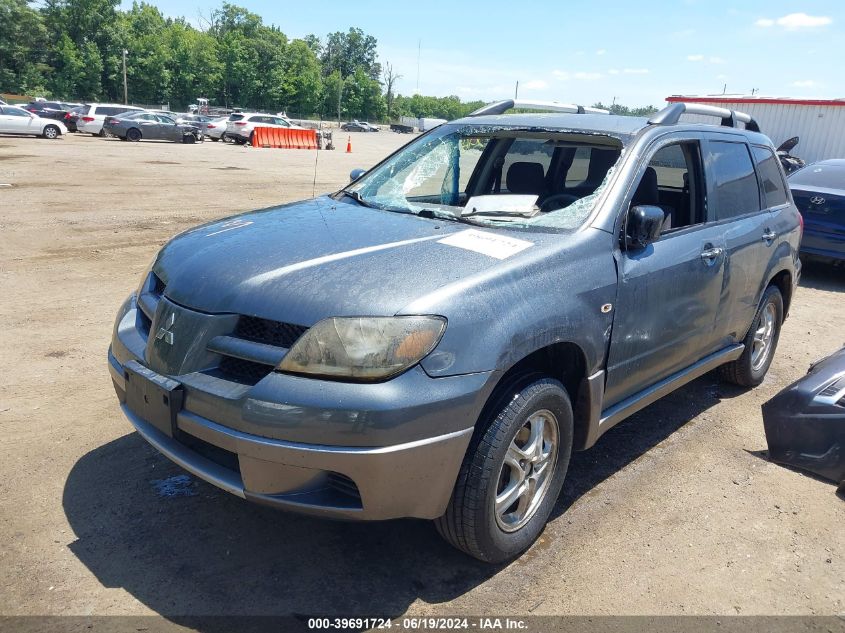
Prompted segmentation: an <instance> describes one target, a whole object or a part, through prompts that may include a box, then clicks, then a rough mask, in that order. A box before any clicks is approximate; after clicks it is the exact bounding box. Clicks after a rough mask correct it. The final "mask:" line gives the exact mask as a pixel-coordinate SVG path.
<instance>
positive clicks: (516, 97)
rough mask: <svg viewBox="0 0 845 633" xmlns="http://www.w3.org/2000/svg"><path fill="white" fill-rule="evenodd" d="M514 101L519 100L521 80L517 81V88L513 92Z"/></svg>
mask: <svg viewBox="0 0 845 633" xmlns="http://www.w3.org/2000/svg"><path fill="white" fill-rule="evenodd" d="M513 98H514V100H516V99H519V79H517V80H516V88H514V90H513Z"/></svg>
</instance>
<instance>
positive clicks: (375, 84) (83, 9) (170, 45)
mask: <svg viewBox="0 0 845 633" xmlns="http://www.w3.org/2000/svg"><path fill="white" fill-rule="evenodd" d="M119 6H120V0H40V1H39V2H38V3H37V6H35V5H34V3H33V4H31V3H30V2H29V1H28V0H0V92H2V93H12V94H21V95H30V96H43V97H47V98H52V99H58V100H66V101H117V102H123V55H124V51H126V75H127V85H128V98H129V102H130V103H134V104H143V105H163V104H169V106H170V107H171V108H172V109H178V110H184V109H186V108H187V106H188V104H191V103H195V102H196V99H197V98H198V97H205V98H207V99H209V100H210V102H211V104H212V105H216V106H222V107H227V108H231V107H241V108H251V109H256V110H263V111H270V112H277V111H280V110H285V111H287V112H288V113H289V114H290V115H291V116H294V117H302V118H305V117H322V118H335V117H338V116H339V117H341V118H358V119H363V120H370V121H374V120H375V121H383V120H385V119H390V120H393V119H396V118H398V117H400V116H412V117H434V118H442V119H448V120H451V119H455V118H458V117H461V116H464V115H466V114H468V113H469V112H471V111H472V110H474V109H476V108H478V107H480V106H481V105H483V102H481V101H476V102H463V101H461V100H460V99H459V98H458V97H456V96H448V97H432V96H425V95H420V94H414V95H410V96H405V95H401V94H396V82H397V81H398V80H399V79H400V78H401V75H399V74H397V73H396V72H395V70H394V69H393V67H392V65H391V64H390V63H389V62H387V61H386V62H385V63H384V64H381V63H379V61H378V59H377V46H378V42H377V40H376V38H375V37H373V36H372V35H368V34H366V33H365V32H364V31H363V30H361V29H360V28H350V29H349V30H348V31H346V32H342V31H338V32H334V33H329V34H328V35H326V36H325V37H322V38H321V37H319V36H317V35H313V34H312V35H307V36H305V37H303V38H296V39H289V38H288V37H287V36H286V35H285V34H284V33H283V32H282V30H281V29H280V28H279V27H277V26H274V25H268V24H265V23H264V21H263V20H262V18H261V16H259V15H257V14H255V13H252V12H250V11H248V10H247V9H244V8H243V7H239V6H237V5H235V4H230V3H228V2H224V3H223V4H222V5H221V6H220V7H219V8H217V9H214V10H211V11H210V12H209V13H208V14H207V15H200V16H198V18H197V20H196V23H197V25H194V24H191V23H190V22H189V21H188V20H186V19H185V18H183V17H182V18H170V17H165V16H164V15H163V14H162V13H161V11H160V10H159V9H158V8H157V7H156V6H155V5H153V4H150V3H147V2H134V3H133V5H132V7H131V8H130V9H128V10H125V11H123V10H120V8H119ZM597 105H600V104H597ZM338 106H339V108H338ZM338 109H339V111H338ZM611 109H612V110H613V111H614V112H615V113H618V114H640V113H641V112H642V111H645V110H652V109H651V108H637V109H631V110H629V109H628V108H626V107H624V106H619V105H614V106H612V107H611Z"/></svg>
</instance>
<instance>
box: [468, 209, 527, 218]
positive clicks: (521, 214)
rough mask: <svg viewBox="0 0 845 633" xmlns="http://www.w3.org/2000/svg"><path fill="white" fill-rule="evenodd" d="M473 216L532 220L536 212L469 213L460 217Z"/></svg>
mask: <svg viewBox="0 0 845 633" xmlns="http://www.w3.org/2000/svg"><path fill="white" fill-rule="evenodd" d="M474 215H483V216H487V217H496V218H533V217H534V216H535V215H537V212H536V211H470V212H469V213H462V214H461V215H460V217H462V218H468V217H472V216H474Z"/></svg>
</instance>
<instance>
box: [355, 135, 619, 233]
mask: <svg viewBox="0 0 845 633" xmlns="http://www.w3.org/2000/svg"><path fill="white" fill-rule="evenodd" d="M622 149H623V146H622V141H621V140H620V139H619V138H617V137H614V136H611V135H608V134H600V133H595V132H591V133H585V132H583V131H574V130H546V129H536V128H515V127H511V126H493V125H455V124H451V125H442V126H440V127H439V128H437V129H436V130H434V131H433V132H431V133H430V134H427V135H425V136H423V137H421V138H420V139H418V140H417V141H415V142H413V143H411V144H409V145H408V146H407V147H405V148H403V149H402V150H400V151H399V152H398V153H397V154H395V155H394V156H392V157H391V158H389V159H388V160H387V161H386V162H384V163H383V164H382V165H380V166H378V167H376V168H375V169H373V170H372V171H370V172H368V173H367V174H365V175H364V176H362V177H361V178H360V179H359V180H357V181H355V182H354V183H352V184H351V185H350V186H349V187H347V188H346V189H345V190H344V192H343V193H346V194H347V195H350V196H352V197H353V198H355V200H357V201H358V202H359V203H360V204H364V205H367V206H371V207H375V208H379V209H384V210H387V211H396V212H401V213H414V214H417V215H422V216H425V217H436V218H443V219H451V220H456V221H462V222H467V223H472V224H481V225H484V226H490V227H495V226H508V227H523V228H530V227H551V228H559V229H574V228H577V227H578V226H580V225H581V224H583V222H584V221H585V220H586V219H587V217H588V216H589V215H590V213H591V211H592V209H593V206H594V204H595V202H596V200H597V199H598V197H599V195H600V194H601V193H602V191H603V190H604V188H605V187H606V184H607V182H608V181H609V178H610V175H611V174H612V173H613V168H614V166H615V165H616V163H617V162H618V160H619V157H620V156H621V153H622Z"/></svg>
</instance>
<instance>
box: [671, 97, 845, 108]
mask: <svg viewBox="0 0 845 633" xmlns="http://www.w3.org/2000/svg"><path fill="white" fill-rule="evenodd" d="M666 101H668V102H669V103H761V104H777V105H806V106H830V107H845V98H838V99H811V98H802V97H767V96H763V95H739V94H721V95H671V96H669V97H666Z"/></svg>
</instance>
